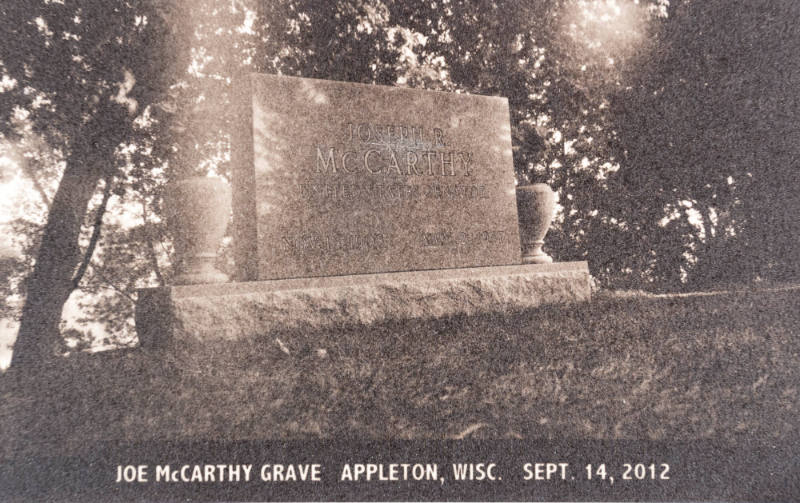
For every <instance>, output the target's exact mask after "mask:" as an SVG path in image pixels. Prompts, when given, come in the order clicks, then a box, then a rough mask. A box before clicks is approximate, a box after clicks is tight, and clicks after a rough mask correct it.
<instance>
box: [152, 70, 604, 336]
mask: <svg viewBox="0 0 800 503" xmlns="http://www.w3.org/2000/svg"><path fill="white" fill-rule="evenodd" d="M236 89H237V92H236V99H235V102H236V104H235V106H236V107H237V108H236V116H237V118H238V120H239V124H238V127H237V128H236V130H235V134H234V137H233V138H232V161H233V184H232V185H233V226H234V227H233V240H234V250H235V253H234V256H235V262H236V268H237V273H236V276H235V278H234V281H233V282H225V283H211V281H218V279H216V278H219V277H222V278H224V275H218V274H216V275H215V274H214V273H209V275H208V276H207V277H209V278H211V279H209V283H208V284H190V285H175V286H170V287H166V288H153V289H144V290H141V291H140V292H139V301H138V303H137V306H136V325H137V331H138V333H139V337H140V340H141V342H142V344H143V345H157V344H158V343H160V342H166V341H173V342H178V341H183V342H186V343H189V342H203V341H213V340H241V339H248V338H252V337H257V336H259V335H263V334H268V333H270V332H273V331H279V330H283V329H293V328H300V329H309V330H312V329H313V330H324V329H327V328H331V327H337V326H343V325H348V324H370V323H375V322H381V321H386V320H392V319H395V320H402V319H407V318H420V317H422V318H428V317H430V318H433V317H440V316H450V315H458V314H466V315H470V314H476V313H481V312H491V311H495V312H497V311H500V312H504V311H507V310H515V309H523V308H528V307H534V306H538V305H541V304H546V303H564V302H577V301H583V300H588V299H589V296H590V289H589V271H588V267H587V264H586V262H572V263H553V264H523V263H522V256H521V243H520V230H519V228H520V227H519V223H518V215H517V198H516V187H515V181H514V170H513V162H512V151H511V134H510V133H511V130H510V125H509V111H508V102H507V100H506V99H505V98H499V97H487V96H476V95H464V94H456V93H444V92H434V91H421V90H414V89H405V88H396V87H386V86H374V85H364V84H351V83H343V82H332V81H324V80H315V79H304V78H296V77H283V76H275V75H256V74H253V75H250V76H249V77H248V78H247V79H245V81H244V82H240V83H239V84H238V85H237V87H236ZM527 206H530V205H527ZM527 206H526V207H527ZM222 207H223V208H224V206H222ZM521 207H522V206H521ZM186 211H188V212H190V211H191V208H187V209H186ZM522 218H527V217H526V216H525V215H523V216H522ZM197 226H198V225H194V227H197ZM200 226H202V225H200ZM523 228H526V226H523ZM534 239H538V240H539V241H537V243H538V248H537V249H536V251H535V253H526V257H529V258H530V257H534V258H535V259H537V260H536V261H542V262H544V261H547V260H550V259H549V257H547V256H546V255H544V254H543V252H541V237H538V238H534ZM523 245H525V246H533V245H531V244H530V243H527V242H525V243H523ZM205 257H206V258H205V260H206V262H208V253H206V255H205ZM542 258H543V259H546V260H538V259H542ZM184 276H185V275H184ZM185 277H188V276H185ZM195 277H196V276H195Z"/></svg>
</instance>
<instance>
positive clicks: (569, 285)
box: [136, 262, 591, 347]
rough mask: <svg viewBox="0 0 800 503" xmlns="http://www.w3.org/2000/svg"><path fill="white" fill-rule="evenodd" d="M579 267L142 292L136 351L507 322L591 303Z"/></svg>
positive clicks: (419, 273) (364, 276) (437, 272)
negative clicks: (517, 313) (341, 331)
mask: <svg viewBox="0 0 800 503" xmlns="http://www.w3.org/2000/svg"><path fill="white" fill-rule="evenodd" d="M590 295H591V291H590V285H589V269H588V266H587V263H586V262H562V263H554V264H543V265H540V264H536V265H529V264H526V265H513V266H492V267H474V268H464V269H445V270H431V271H413V272H400V273H380V274H362V275H352V276H345V277H326V278H302V279H289V280H271V281H254V282H245V283H219V284H213V285H186V286H175V287H167V288H152V289H144V290H141V291H140V292H139V302H138V303H137V306H136V330H137V332H138V334H139V339H140V341H141V343H142V345H143V346H145V347H148V346H150V347H153V346H159V345H163V344H169V343H177V344H190V345H191V344H206V343H211V342H214V341H221V340H249V339H255V338H258V337H263V336H268V335H270V334H274V333H277V332H281V331H285V330H292V329H301V330H306V331H314V330H329V329H335V328H336V327H342V326H366V325H371V324H374V323H379V322H383V321H387V320H403V319H432V318H438V317H442V316H452V315H475V314H479V313H491V312H499V313H506V312H509V311H514V310H518V309H526V308H531V307H536V306H540V305H544V304H564V303H570V302H582V301H588V300H589V299H590Z"/></svg>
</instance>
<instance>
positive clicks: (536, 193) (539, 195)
mask: <svg viewBox="0 0 800 503" xmlns="http://www.w3.org/2000/svg"><path fill="white" fill-rule="evenodd" d="M555 208H556V194H555V192H553V189H551V188H550V186H549V185H547V184H545V183H534V184H532V185H520V186H519V187H517V215H518V218H519V238H520V244H521V245H522V263H523V264H549V263H551V262H552V261H553V259H552V258H550V256H549V255H547V254H546V253H545V252H544V251H543V250H542V245H544V236H545V234H547V230H548V229H549V228H550V223H551V222H552V221H553V215H554V213H555Z"/></svg>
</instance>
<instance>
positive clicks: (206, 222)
mask: <svg viewBox="0 0 800 503" xmlns="http://www.w3.org/2000/svg"><path fill="white" fill-rule="evenodd" d="M164 211H165V214H166V217H167V226H168V227H169V229H170V232H171V233H172V237H173V239H174V244H175V254H176V259H177V271H176V272H177V274H176V276H175V279H174V283H175V284H176V285H191V284H197V283H224V282H226V281H228V276H227V275H226V274H224V273H222V272H220V271H219V270H218V269H217V268H216V266H215V265H214V262H215V261H216V258H217V250H218V249H219V246H220V242H221V241H222V238H223V237H224V236H225V229H226V228H227V227H228V219H229V218H230V215H231V188H230V186H229V185H228V184H227V183H225V182H224V181H223V180H221V179H219V178H206V177H194V178H187V179H185V180H180V181H177V182H173V183H170V184H168V185H167V187H166V192H165V194H164Z"/></svg>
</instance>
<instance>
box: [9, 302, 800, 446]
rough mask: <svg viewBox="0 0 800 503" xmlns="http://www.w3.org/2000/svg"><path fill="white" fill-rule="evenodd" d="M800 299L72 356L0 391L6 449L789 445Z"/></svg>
mask: <svg viewBox="0 0 800 503" xmlns="http://www.w3.org/2000/svg"><path fill="white" fill-rule="evenodd" d="M798 335H800V290H786V291H779V292H742V293H729V294H717V295H706V296H689V297H671V298H652V297H644V296H634V297H628V298H621V297H614V296H610V295H606V296H601V297H598V298H596V299H594V300H593V301H592V302H591V303H588V304H585V305H580V306H573V307H570V308H564V307H547V308H541V309H536V310H528V311H523V312H517V313H508V314H506V315H502V316H501V315H493V316H479V317H471V318H466V317H455V318H449V319H440V320H434V321H428V322H421V321H415V322H407V323H386V324H383V325H378V326H374V327H370V328H364V327H349V328H347V327H346V328H342V329H340V330H337V331H336V332H330V333H322V334H305V333H296V332H295V333H283V334H277V335H276V334H272V335H269V336H264V337H263V338H262V339H261V340H258V341H250V342H248V343H246V344H244V343H237V344H229V345H226V346H219V345H216V346H214V347H206V348H198V349H193V350H192V351H186V350H185V348H181V349H184V351H175V352H166V353H165V352H163V351H161V352H156V351H148V350H144V349H133V350H125V351H115V352H108V353H105V354H102V353H98V354H94V355H89V354H82V355H77V356H73V357H68V358H65V359H64V360H63V362H62V363H61V364H60V366H59V367H58V368H56V369H52V370H49V371H47V372H44V373H42V375H41V379H40V383H39V387H40V391H39V392H38V393H36V396H30V395H31V394H28V395H22V394H21V393H18V392H15V391H14V389H12V388H11V387H10V386H9V385H8V384H9V383H7V382H6V383H3V389H2V395H0V399H1V400H2V404H0V431H1V432H2V433H0V437H3V438H2V443H1V444H0V445H2V452H3V455H4V457H5V456H17V455H19V454H20V452H21V451H22V450H27V449H59V450H66V451H68V450H70V449H77V448H80V447H81V446H82V445H86V443H87V442H93V441H97V440H112V439H113V440H121V441H137V440H143V439H160V438H171V439H188V438H198V437H200V438H213V439H221V440H233V439H288V438H292V439H300V438H317V437H336V438H341V437H343V436H352V437H356V438H364V439H366V438H373V439H375V438H465V437H470V438H532V437H535V438H565V437H567V438H587V439H588V438H592V439H649V440H658V439H665V440H669V439H678V440H690V439H699V438H716V439H719V438H724V439H726V440H730V441H731V442H736V441H738V440H742V439H746V438H758V439H760V440H770V439H774V440H781V439H783V440H786V439H789V438H791V439H796V438H798V426H799V425H800V420H799V419H798V417H799V415H800V397H799V396H798V393H799V388H800V337H798Z"/></svg>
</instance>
